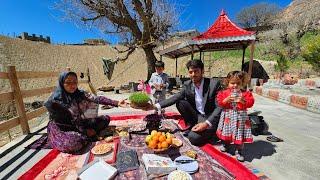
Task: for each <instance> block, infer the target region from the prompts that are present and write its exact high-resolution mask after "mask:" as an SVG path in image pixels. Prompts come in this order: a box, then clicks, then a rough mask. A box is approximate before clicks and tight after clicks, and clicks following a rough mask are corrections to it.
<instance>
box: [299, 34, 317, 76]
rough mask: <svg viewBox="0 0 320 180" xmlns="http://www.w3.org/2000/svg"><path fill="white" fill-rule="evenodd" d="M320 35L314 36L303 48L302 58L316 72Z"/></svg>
mask: <svg viewBox="0 0 320 180" xmlns="http://www.w3.org/2000/svg"><path fill="white" fill-rule="evenodd" d="M319 44H320V35H318V36H316V37H315V38H313V39H312V40H310V41H309V43H308V44H306V45H305V46H304V47H303V50H302V57H303V58H304V59H305V60H306V61H307V62H309V63H310V64H311V65H312V67H313V68H314V69H315V70H316V71H319V70H320V45H319Z"/></svg>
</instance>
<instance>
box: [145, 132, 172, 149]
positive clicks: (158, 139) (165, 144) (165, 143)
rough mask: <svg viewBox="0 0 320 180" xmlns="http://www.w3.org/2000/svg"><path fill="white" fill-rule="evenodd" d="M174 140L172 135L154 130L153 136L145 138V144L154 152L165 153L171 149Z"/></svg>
mask: <svg viewBox="0 0 320 180" xmlns="http://www.w3.org/2000/svg"><path fill="white" fill-rule="evenodd" d="M172 138H174V136H173V135H172V134H171V133H168V132H167V133H164V132H160V131H156V130H153V131H151V134H150V135H148V136H147V137H146V138H145V142H146V144H147V146H148V147H149V148H150V149H152V150H153V151H154V152H163V151H166V150H167V149H169V148H170V147H171V145H172Z"/></svg>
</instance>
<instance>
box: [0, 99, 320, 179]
mask: <svg viewBox="0 0 320 180" xmlns="http://www.w3.org/2000/svg"><path fill="white" fill-rule="evenodd" d="M106 95H107V97H109V98H112V99H124V98H127V97H128V96H129V94H113V93H108V94H106ZM255 98H256V103H255V105H254V107H253V108H252V109H251V110H260V111H262V114H261V115H262V116H264V119H265V121H267V122H268V124H269V126H270V129H269V131H270V133H272V134H274V135H276V136H278V137H281V138H282V139H283V140H284V142H277V143H271V142H268V141H266V137H267V136H261V135H260V136H255V137H254V139H255V141H254V143H253V144H250V145H247V148H246V156H245V158H246V159H247V161H248V162H249V163H251V164H252V166H254V167H256V168H257V169H259V170H260V171H261V172H263V173H264V174H265V175H267V176H268V177H270V178H271V179H276V180H277V179H281V180H282V179H289V180H291V179H294V180H296V179H319V177H320V153H319V152H320V146H319V145H320V131H319V130H320V114H315V113H312V112H309V111H305V110H301V109H298V108H295V107H292V106H289V105H286V104H283V103H280V102H277V101H274V100H271V99H268V98H264V97H262V96H259V95H255ZM166 111H167V112H169V111H170V112H171V111H176V108H175V106H171V107H169V108H168V109H167V110H166ZM99 113H100V114H109V115H115V114H119V115H125V114H145V113H146V112H144V111H141V110H135V109H131V108H128V109H125V108H112V109H108V110H101V111H99ZM150 113H151V112H150ZM44 126H45V124H44ZM39 128H40V127H39ZM34 131H35V130H33V131H32V132H34ZM43 132H45V131H41V132H40V135H41V133H43ZM40 135H36V136H34V137H32V138H31V139H28V138H26V136H23V137H20V138H17V139H16V140H14V141H13V142H10V143H9V144H7V145H5V146H3V147H1V148H0V154H1V156H0V179H3V178H5V179H7V178H9V179H16V178H17V177H19V176H20V175H21V174H23V173H24V172H26V171H27V170H28V169H30V168H31V167H32V166H33V165H34V164H35V163H36V162H38V161H39V160H40V159H41V158H42V157H43V156H44V155H45V154H46V153H47V152H48V150H41V151H35V150H30V149H24V147H25V146H26V145H28V144H30V143H31V142H33V140H35V139H36V138H38V137H40ZM27 139H28V140H27Z"/></svg>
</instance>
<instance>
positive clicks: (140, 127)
mask: <svg viewBox="0 0 320 180" xmlns="http://www.w3.org/2000/svg"><path fill="white" fill-rule="evenodd" d="M146 125H147V123H146V122H141V123H136V124H132V125H130V127H129V131H130V132H142V131H144V130H146Z"/></svg>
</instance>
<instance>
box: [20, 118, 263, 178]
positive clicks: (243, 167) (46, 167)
mask: <svg viewBox="0 0 320 180" xmlns="http://www.w3.org/2000/svg"><path fill="white" fill-rule="evenodd" d="M144 116H145V115H140V114H139V115H120V116H112V117H111V120H112V121H113V122H115V121H121V123H125V121H126V120H127V121H128V119H131V120H133V119H142V118H143V117H144ZM165 116H166V118H168V119H175V120H176V121H177V123H178V124H179V125H180V126H181V127H183V126H184V121H183V119H182V117H181V116H180V115H179V114H177V113H166V115H165ZM118 123H120V122H118ZM115 148H117V143H116V144H115ZM201 150H203V151H204V152H205V153H206V154H208V155H209V156H211V157H212V158H213V159H214V160H216V161H217V162H219V163H220V164H221V165H222V166H223V168H224V169H226V170H227V171H228V173H230V174H232V175H233V176H234V177H235V179H239V180H242V179H268V178H267V177H266V176H264V175H263V174H262V173H261V172H259V171H258V170H257V169H254V168H252V167H251V166H250V165H248V163H240V162H238V161H237V160H236V159H234V157H232V156H229V155H227V154H224V153H221V152H220V151H219V150H217V148H216V147H215V146H213V145H211V144H206V145H204V146H202V147H201ZM91 160H93V157H92V155H91V153H86V154H82V155H71V154H67V153H61V152H59V151H57V150H55V149H53V150H51V151H50V152H49V153H48V154H47V155H46V156H45V157H44V158H42V159H41V160H40V161H39V162H38V163H36V164H35V165H34V166H33V167H32V168H31V169H29V170H28V171H27V172H26V173H24V174H23V175H22V176H21V177H20V178H19V179H28V180H29V179H69V178H70V179H76V178H77V171H78V170H79V169H81V168H82V167H83V165H85V164H86V163H88V162H90V161H91ZM105 160H106V161H107V162H109V163H111V164H112V163H114V156H109V157H106V159H105Z"/></svg>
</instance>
